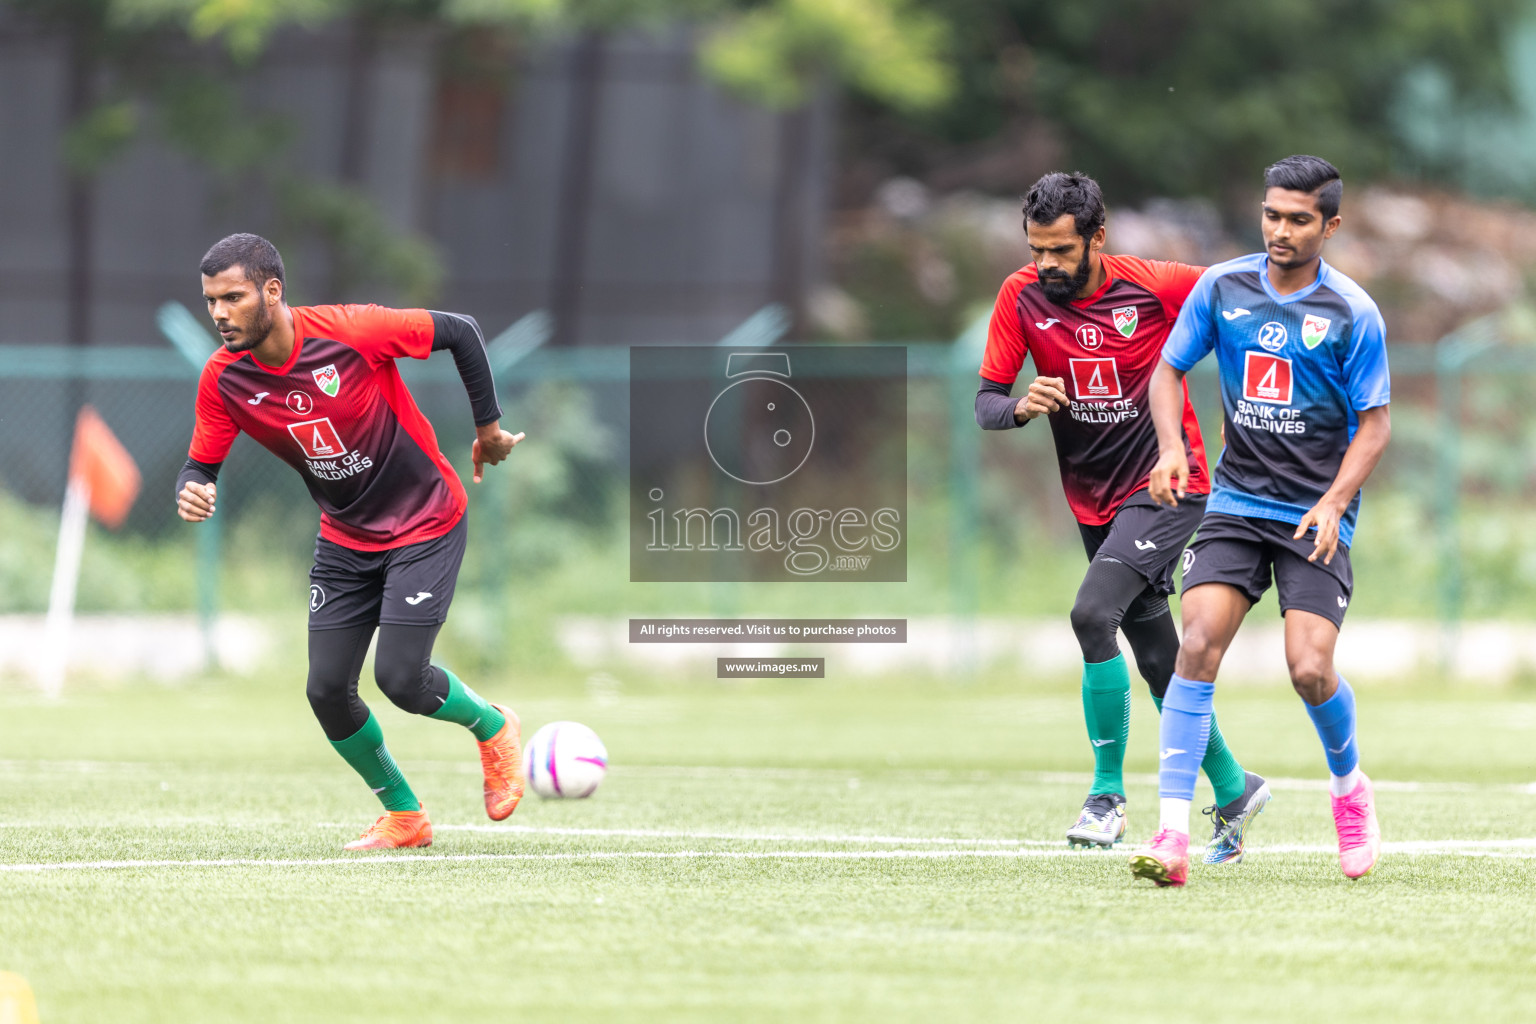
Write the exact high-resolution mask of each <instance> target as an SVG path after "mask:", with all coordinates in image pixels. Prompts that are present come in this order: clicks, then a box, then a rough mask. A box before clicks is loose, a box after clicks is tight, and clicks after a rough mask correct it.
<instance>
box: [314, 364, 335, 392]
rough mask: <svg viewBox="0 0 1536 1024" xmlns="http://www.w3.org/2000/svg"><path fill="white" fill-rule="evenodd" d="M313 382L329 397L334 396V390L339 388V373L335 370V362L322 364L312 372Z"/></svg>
mask: <svg viewBox="0 0 1536 1024" xmlns="http://www.w3.org/2000/svg"><path fill="white" fill-rule="evenodd" d="M314 377H315V383H316V384H317V385H318V386H319V388H320V390H321V391H323V392H325V393H326V395H328V396H329V397H331V398H335V397H336V392H338V391H340V390H341V374H339V373H337V372H336V364H335V363H332V364H331V365H329V366H322V367H320V369H318V370H316V371H315V372H314Z"/></svg>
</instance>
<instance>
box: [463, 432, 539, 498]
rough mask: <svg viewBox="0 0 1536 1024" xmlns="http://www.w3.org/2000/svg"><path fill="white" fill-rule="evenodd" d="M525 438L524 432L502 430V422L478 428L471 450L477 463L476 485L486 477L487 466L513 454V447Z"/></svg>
mask: <svg viewBox="0 0 1536 1024" xmlns="http://www.w3.org/2000/svg"><path fill="white" fill-rule="evenodd" d="M525 436H527V435H525V434H524V433H523V432H522V431H518V432H517V433H515V434H509V433H507V432H506V431H505V430H502V429H501V421H500V420H496V421H495V422H493V423H487V424H485V425H484V426H480V427H476V428H475V443H474V446H473V447H472V448H471V449H470V455H471V457H472V458H473V459H474V461H475V483H479V482H480V481H481V479H482V478H483V477H484V476H485V468H484V467H485V466H487V465H489V466H494V465H496V464H497V463H498V462H500V461H501V460H502V459H504V458H506V457H507V456H508V455H510V454H512V449H513V447H514V446H515V445H516V444H517V442H519V441H521V440H522V439H523V438H524V437H525Z"/></svg>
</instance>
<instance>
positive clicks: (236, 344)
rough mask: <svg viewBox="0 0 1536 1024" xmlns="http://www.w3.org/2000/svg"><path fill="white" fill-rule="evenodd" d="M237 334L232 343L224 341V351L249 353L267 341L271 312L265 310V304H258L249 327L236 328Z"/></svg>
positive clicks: (269, 332) (270, 327)
mask: <svg viewBox="0 0 1536 1024" xmlns="http://www.w3.org/2000/svg"><path fill="white" fill-rule="evenodd" d="M238 330H239V332H240V333H239V334H238V335H236V336H235V338H234V340H233V341H226V342H225V343H224V349H225V351H228V352H249V351H250V350H251V349H253V348H255V347H256V346H257V345H260V344H261V343H262V342H264V341H266V340H267V335H269V334H271V333H272V312H271V310H269V309H267V304H266V303H265V302H261V303H258V304H257V306H256V315H255V317H253V318H252V320H251V323H250V326H248V327H241V328H238Z"/></svg>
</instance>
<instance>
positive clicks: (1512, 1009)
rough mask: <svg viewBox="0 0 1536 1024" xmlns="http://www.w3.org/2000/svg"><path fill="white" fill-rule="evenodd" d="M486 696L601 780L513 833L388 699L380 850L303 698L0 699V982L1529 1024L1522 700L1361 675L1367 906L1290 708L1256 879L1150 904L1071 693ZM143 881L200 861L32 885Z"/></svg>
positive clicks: (337, 1004) (364, 1011)
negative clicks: (412, 811)
mask: <svg viewBox="0 0 1536 1024" xmlns="http://www.w3.org/2000/svg"><path fill="white" fill-rule="evenodd" d="M469 681H470V683H471V685H474V686H476V687H477V689H480V690H481V691H482V692H484V693H486V695H487V696H489V697H491V698H492V699H496V700H498V701H502V700H505V701H509V702H511V703H512V704H513V705H514V706H515V707H516V708H517V709H518V710H519V711H520V712H521V714H522V716H523V721H524V723H525V728H526V730H527V731H528V732H529V733H531V731H532V729H533V728H536V727H537V726H538V725H540V724H542V723H543V722H546V721H550V720H553V719H555V718H571V719H577V720H580V721H583V722H586V723H588V724H589V725H592V726H593V727H594V728H596V729H597V730H598V731H599V733H600V734H601V735H602V736H603V738H604V739H605V741H606V742H607V744H608V748H609V752H610V755H611V759H612V763H613V770H612V772H611V774H610V776H609V778H608V779H607V781H606V782H605V783H604V784H603V787H602V788H601V790H600V791H599V792H598V793H597V795H596V796H594V797H593V798H592V799H590V800H586V801H566V802H561V801H552V802H541V801H539V800H538V799H537V798H536V797H532V796H530V797H529V798H528V799H527V800H526V801H525V802H524V804H523V806H522V807H521V808H520V809H519V810H518V812H517V814H516V815H514V817H513V818H512V819H511V820H510V821H509V822H508V823H506V825H494V824H492V823H491V822H489V821H488V820H487V819H486V818H485V816H484V812H483V810H482V808H481V806H480V795H479V789H480V785H479V777H478V762H477V760H476V757H475V748H474V744H473V742H472V740H471V738H470V737H469V735H468V733H467V732H465V731H464V730H462V729H458V728H456V727H453V726H450V725H446V724H444V723H440V722H434V721H429V720H425V719H413V718H409V717H408V716H406V715H403V714H401V713H399V712H397V711H395V710H394V709H392V708H389V707H388V706H387V704H386V703H385V702H384V701H382V699H380V698H378V696H377V694H376V693H373V692H372V691H371V687H370V688H366V689H367V690H368V693H367V694H365V695H366V696H368V697H369V699H370V702H371V703H372V704H373V706H374V708H375V710H376V712H377V713H378V714H379V715H380V717H381V720H382V721H383V724H384V728H385V735H386V737H387V739H388V742H389V744H390V747H391V749H392V750H393V751H394V753H395V755H396V757H397V758H398V760H399V761H400V763H401V765H402V767H403V768H404V770H405V771H406V773H407V775H408V777H409V778H410V780H411V782H412V784H413V786H414V787H415V789H416V791H417V793H418V794H419V795H420V796H421V797H422V799H423V801H424V802H425V803H426V806H427V808H428V809H429V811H430V812H431V814H432V817H433V821H434V822H435V823H436V824H437V826H438V831H437V841H436V844H435V845H434V846H433V847H432V848H431V849H430V850H424V851H410V852H407V853H403V854H399V855H394V856H391V857H388V858H382V857H379V856H377V855H343V854H341V852H340V850H339V847H340V844H341V843H343V842H345V841H346V840H347V839H349V838H351V837H352V836H353V835H355V834H356V833H357V832H358V831H360V830H361V829H362V827H363V826H364V825H366V824H367V823H368V822H369V821H371V820H372V818H373V816H374V815H375V814H376V813H377V811H376V804H375V803H374V802H373V801H372V799H371V798H370V797H369V795H368V793H367V792H366V790H365V789H364V788H363V787H362V785H361V783H360V782H359V781H358V780H357V779H356V778H355V777H354V776H352V775H351V773H350V772H349V770H348V769H347V768H346V766H345V765H344V764H343V763H342V761H341V760H340V759H339V758H338V757H336V756H335V755H334V754H333V753H332V752H331V750H330V748H329V746H328V745H327V744H326V743H325V741H324V738H323V737H322V735H321V733H320V730H319V728H318V726H317V725H316V724H315V723H314V721H313V720H312V719H311V717H310V715H309V711H308V708H307V706H306V705H305V703H304V699H303V694H302V682H301V681H300V682H297V683H295V682H293V681H291V680H263V681H259V682H239V681H226V680H216V681H211V682H208V683H204V684H201V685H198V686H195V687H189V688H178V689H169V688H162V687H156V686H152V685H148V684H145V685H142V686H137V687H124V688H115V689H84V690H77V691H76V692H74V693H72V694H71V695H70V696H69V697H68V698H67V699H66V700H64V701H63V702H61V703H59V704H56V705H50V704H47V703H45V702H42V701H41V700H39V699H37V698H35V697H31V696H29V695H27V694H26V693H25V692H24V691H22V690H20V689H16V688H12V689H4V690H0V794H3V797H4V799H3V805H0V970H12V971H16V972H18V973H20V974H22V975H24V976H25V977H26V978H28V979H29V980H30V982H31V983H32V986H33V988H34V990H35V992H36V995H37V999H38V1004H39V1009H40V1013H41V1021H42V1024H62V1022H70V1021H81V1022H85V1021H113V1022H135V1021H145V1022H148V1021H155V1022H167V1021H197V1022H223V1021H251V1022H255V1021H261V1022H270V1021H326V1022H331V1021H348V1022H350V1021H359V1022H361V1021H368V1022H385V1021H412V1022H415V1021H456V1020H462V1021H509V1020H526V1021H567V1020H572V1021H575V1020H620V1019H624V1020H627V1019H655V1020H690V1021H723V1020H733V1021H734V1020H763V1021H769V1020H773V1021H779V1020H811V1021H817V1020H879V1021H886V1020H895V1021H905V1020H912V1021H919V1020H921V1021H932V1020H935V1019H939V1020H949V1021H957V1022H958V1021H972V1020H1047V1019H1075V1018H1084V1017H1086V1018H1093V1019H1097V1018H1100V1017H1104V1018H1108V1019H1127V1020H1142V1021H1187V1020H1195V1019H1202V1020H1205V1019H1222V1020H1227V1019H1230V1020H1240V1021H1245V1022H1246V1021H1295V1020H1303V1021H1305V1020H1309V1019H1310V1020H1319V1021H1321V1020H1334V1019H1337V1020H1348V1021H1352V1022H1353V1021H1375V1020H1381V1021H1407V1020H1425V1021H1429V1020H1447V1019H1454V1018H1456V1017H1463V1016H1470V1015H1473V1014H1474V1013H1475V1015H1476V1016H1477V1017H1479V1018H1482V1019H1493V1020H1514V1019H1526V1018H1527V1017H1528V1015H1529V1008H1530V1006H1531V1005H1532V1004H1531V1000H1532V999H1533V998H1536V859H1533V858H1536V841H1533V842H1532V843H1529V844H1526V845H1525V846H1520V845H1512V844H1505V845H1499V842H1500V841H1505V840H1516V839H1521V838H1527V837H1531V836H1536V826H1533V825H1531V824H1530V820H1531V817H1532V812H1533V811H1536V788H1533V787H1532V785H1531V784H1532V782H1533V780H1536V762H1533V759H1532V755H1531V751H1532V749H1536V699H1533V698H1532V696H1531V695H1530V694H1529V693H1523V692H1519V691H1516V692H1512V693H1506V694H1503V695H1499V694H1491V693H1467V692H1461V693H1436V692H1433V691H1424V690H1411V691H1410V690H1392V689H1385V688H1369V687H1361V688H1360V709H1361V716H1362V717H1361V725H1360V735H1361V743H1362V749H1363V753H1364V757H1365V761H1364V767H1365V768H1366V770H1367V771H1368V772H1370V773H1371V774H1372V775H1373V776H1374V777H1375V778H1376V779H1377V780H1378V782H1379V783H1380V784H1381V785H1380V787H1379V791H1378V801H1379V808H1380V817H1381V821H1382V827H1383V830H1384V833H1385V838H1386V839H1387V840H1388V842H1389V843H1404V842H1410V841H1411V842H1418V843H1420V844H1421V845H1420V846H1418V847H1416V848H1412V852H1410V851H1409V849H1406V848H1402V847H1398V848H1395V849H1393V850H1392V851H1391V852H1389V853H1388V855H1387V856H1386V857H1385V858H1384V860H1383V862H1382V864H1381V865H1380V866H1379V867H1378V869H1377V871H1376V872H1375V873H1374V874H1373V875H1372V876H1370V877H1369V878H1367V879H1365V880H1362V881H1360V882H1355V883H1351V882H1348V881H1347V880H1345V879H1344V878H1343V876H1342V875H1341V874H1340V873H1339V870H1338V865H1337V859H1336V857H1335V856H1334V855H1333V854H1332V853H1330V852H1328V850H1329V848H1330V847H1331V844H1332V842H1333V836H1332V826H1331V820H1330V818H1329V814H1328V801H1327V795H1326V792H1325V791H1324V790H1323V788H1322V787H1321V780H1322V778H1323V771H1324V769H1323V761H1322V756H1321V751H1320V750H1319V748H1318V743H1317V739H1316V736H1315V735H1314V734H1313V732H1312V728H1311V725H1310V723H1309V721H1308V720H1307V718H1306V715H1305V714H1304V713H1303V711H1302V709H1301V707H1300V706H1299V704H1298V702H1297V700H1296V698H1295V697H1294V696H1292V695H1291V694H1289V693H1287V692H1283V691H1282V690H1280V689H1279V688H1278V687H1277V688H1274V689H1269V690H1259V689H1232V690H1230V691H1219V692H1218V697H1217V707H1218V712H1219V713H1220V714H1221V716H1222V720H1223V727H1224V729H1225V731H1226V734H1227V736H1228V739H1229V741H1230V743H1231V744H1232V747H1233V749H1234V752H1235V753H1236V754H1237V756H1238V757H1239V758H1240V759H1241V760H1242V761H1243V762H1244V764H1245V766H1246V767H1248V768H1250V769H1252V770H1256V771H1260V772H1262V773H1264V774H1266V775H1268V776H1271V777H1272V778H1274V779H1275V799H1274V802H1273V803H1272V804H1271V805H1270V808H1269V809H1268V810H1267V811H1266V812H1265V813H1264V814H1263V815H1262V816H1261V817H1260V818H1259V819H1258V821H1257V823H1256V824H1255V826H1254V827H1253V829H1252V831H1251V833H1250V848H1251V850H1250V854H1249V857H1248V860H1247V862H1246V863H1244V864H1242V865H1241V866H1238V867H1227V868H1201V867H1197V868H1196V869H1195V870H1194V872H1193V876H1192V879H1191V882H1190V885H1189V886H1188V888H1187V889H1184V890H1156V889H1154V888H1153V887H1151V886H1150V885H1148V884H1147V883H1134V884H1133V882H1132V880H1131V878H1130V875H1129V872H1128V871H1127V870H1126V856H1125V854H1124V853H1123V852H1121V851H1116V852H1114V853H1111V854H1102V855H1101V854H1089V853H1077V854H1072V853H1069V852H1068V851H1066V850H1065V844H1064V842H1063V841H1062V839H1061V835H1062V832H1063V830H1064V829H1065V827H1066V826H1067V825H1068V824H1070V823H1071V821H1072V820H1073V818H1074V817H1075V814H1076V811H1077V808H1078V806H1079V805H1080V803H1081V800H1082V797H1083V795H1084V793H1085V792H1086V789H1087V782H1088V777H1089V775H1088V773H1089V770H1090V767H1091V758H1090V756H1089V754H1088V751H1087V750H1086V742H1085V740H1084V736H1083V728H1082V723H1081V720H1080V715H1081V710H1080V704H1079V698H1078V695H1077V693H1076V686H1075V683H1074V682H1072V681H1071V680H1060V681H1035V682H1032V683H1030V684H1028V685H1027V686H1016V685H1012V684H1007V683H1004V682H1002V681H994V682H992V683H990V684H980V685H974V686H956V685H949V684H945V683H942V682H935V681H927V682H921V681H889V682H864V683H848V682H839V681H837V680H828V681H814V682H812V681H797V682H790V683H778V682H765V683H761V684H755V683H738V682H732V683H729V684H725V683H720V684H716V683H714V682H712V681H705V680H694V681H691V682H686V683H683V682H677V683H673V684H671V685H663V684H660V683H655V682H649V683H647V682H643V681H633V680H628V681H622V682H617V683H616V682H615V681H613V680H611V679H600V680H598V681H596V682H595V683H593V684H592V685H590V686H589V685H588V684H587V683H585V682H584V681H583V680H582V679H581V678H579V677H572V678H570V679H559V678H554V679H538V680H528V681H524V682H523V684H522V685H520V686H516V687H514V686H511V685H508V684H498V683H496V682H495V681H485V680H469ZM1135 714H1136V718H1135V721H1134V723H1133V728H1132V737H1131V750H1132V756H1131V759H1130V762H1129V764H1128V770H1129V771H1130V772H1131V773H1132V774H1131V775H1130V777H1129V781H1130V787H1129V788H1130V793H1129V797H1130V821H1131V831H1130V840H1131V841H1132V842H1140V841H1145V840H1146V839H1147V838H1149V837H1150V835H1151V832H1152V831H1153V830H1154V826H1155V817H1156V799H1155V785H1154V782H1153V779H1152V776H1151V773H1152V772H1153V771H1154V770H1155V762H1156V739H1155V737H1156V733H1155V718H1154V715H1153V712H1152V708H1151V704H1150V702H1149V701H1148V700H1146V699H1145V697H1144V696H1143V695H1141V694H1138V695H1137V699H1136V706H1135ZM1208 800H1209V790H1208V788H1206V787H1205V786H1204V784H1203V783H1202V789H1201V791H1200V793H1199V794H1198V795H1197V806H1198V802H1202V801H1204V802H1208ZM1203 820H1204V819H1200V818H1198V815H1197V822H1199V823H1202V824H1203ZM1197 827H1198V825H1197ZM605 830H606V831H605ZM1198 838H1203V836H1200V837H1198ZM1458 840H1461V841H1479V842H1480V843H1482V844H1483V845H1477V846H1469V845H1466V844H1465V843H1458V842H1457V841H1458ZM1128 845H1129V844H1128ZM1266 847H1269V848H1270V849H1266ZM1469 852H1471V853H1476V854H1478V855H1476V856H1469V855H1467V854H1468V853H1469ZM125 861H154V862H159V861H171V862H175V863H172V864H169V865H162V864H141V865H139V866H110V867H109V866H77V867H70V868H66V869H49V870H15V869H14V867H13V866H15V865H46V864H74V865H91V864H93V863H94V862H109V863H113V864H117V865H121V863H122V862H125ZM188 861H201V862H205V863H203V864H202V865H200V866H193V865H189V864H187V863H185V862H188ZM250 861H258V862H262V863H255V864H252V863H246V862H250ZM208 862H211V863H208ZM231 862H240V863H231ZM284 862H288V863H284Z"/></svg>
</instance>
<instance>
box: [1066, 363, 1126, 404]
mask: <svg viewBox="0 0 1536 1024" xmlns="http://www.w3.org/2000/svg"><path fill="white" fill-rule="evenodd" d="M1069 362H1070V363H1071V364H1072V390H1073V393H1074V394H1076V396H1077V397H1078V398H1079V399H1095V398H1104V399H1111V398H1120V397H1122V396H1121V394H1120V371H1119V370H1117V369H1116V368H1115V361H1114V360H1113V359H1072V360H1069Z"/></svg>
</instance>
